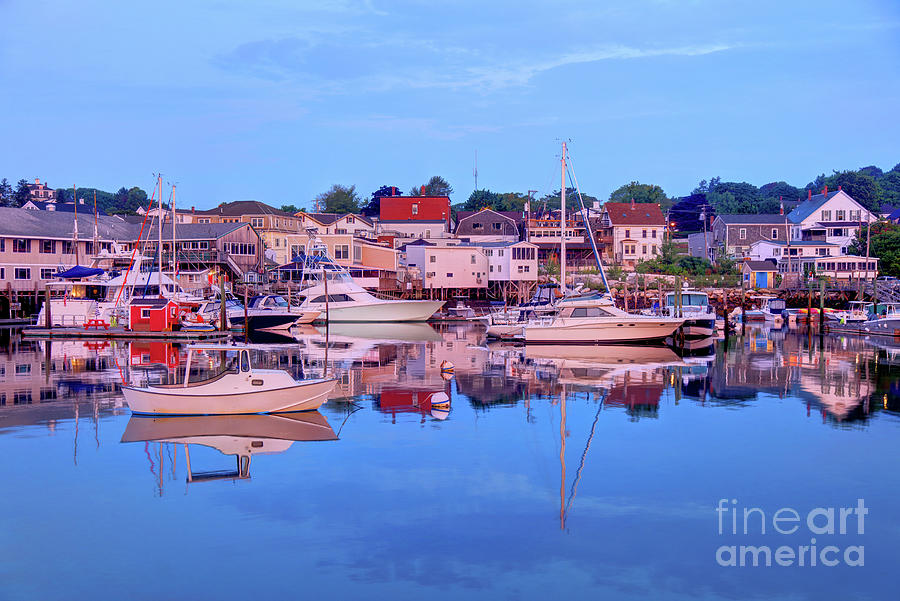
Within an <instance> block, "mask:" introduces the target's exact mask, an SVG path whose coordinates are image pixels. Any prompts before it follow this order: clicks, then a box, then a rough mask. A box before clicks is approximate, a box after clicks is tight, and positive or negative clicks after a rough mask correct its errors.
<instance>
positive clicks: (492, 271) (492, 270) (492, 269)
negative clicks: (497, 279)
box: [490, 265, 494, 273]
mask: <svg viewBox="0 0 900 601" xmlns="http://www.w3.org/2000/svg"><path fill="white" fill-rule="evenodd" d="M490 271H491V273H494V266H493V265H491V269H490Z"/></svg>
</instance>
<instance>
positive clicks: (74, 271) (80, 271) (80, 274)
mask: <svg viewBox="0 0 900 601" xmlns="http://www.w3.org/2000/svg"><path fill="white" fill-rule="evenodd" d="M101 273H103V270H102V269H98V268H96V267H82V266H81V265H76V266H75V267H72V268H71V269H67V270H65V271H59V272H57V273H56V274H55V275H56V277H58V278H63V279H66V280H74V279H75V278H86V277H90V276H92V275H100V274H101Z"/></svg>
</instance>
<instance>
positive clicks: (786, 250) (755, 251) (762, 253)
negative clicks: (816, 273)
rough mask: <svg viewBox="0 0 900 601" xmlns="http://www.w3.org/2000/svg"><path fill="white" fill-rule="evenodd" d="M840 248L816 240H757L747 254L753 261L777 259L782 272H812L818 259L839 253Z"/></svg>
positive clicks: (776, 261) (779, 269)
mask: <svg viewBox="0 0 900 601" xmlns="http://www.w3.org/2000/svg"><path fill="white" fill-rule="evenodd" d="M839 250H840V248H839V247H838V245H837V244H834V243H831V242H820V241H816V240H791V242H790V244H788V243H787V242H786V241H775V240H757V241H756V242H754V243H752V244H751V245H750V250H749V251H748V253H747V256H748V257H749V258H750V260H751V261H768V260H772V261H775V263H777V265H778V271H779V272H780V273H810V272H811V271H812V269H813V265H814V264H815V261H816V259H818V258H820V257H830V256H834V255H837V254H840V253H839Z"/></svg>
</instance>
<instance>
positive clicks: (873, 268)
mask: <svg viewBox="0 0 900 601" xmlns="http://www.w3.org/2000/svg"><path fill="white" fill-rule="evenodd" d="M812 273H814V274H815V275H817V276H823V277H826V278H829V279H832V280H845V281H847V280H854V281H856V280H860V279H875V278H877V277H878V258H877V257H869V260H868V266H866V258H865V257H857V256H853V255H838V256H834V257H816V258H815V259H813V272H812Z"/></svg>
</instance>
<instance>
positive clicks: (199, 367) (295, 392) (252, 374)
mask: <svg viewBox="0 0 900 601" xmlns="http://www.w3.org/2000/svg"><path fill="white" fill-rule="evenodd" d="M250 351H251V347H250V346H248V345H227V344H201V345H192V346H190V347H188V356H187V363H186V365H185V368H184V378H183V381H182V382H181V383H175V384H157V385H148V386H143V387H134V386H123V387H122V392H123V394H124V395H125V400H126V402H127V403H128V406H129V407H130V408H131V411H132V413H135V414H147V415H238V414H247V413H278V412H290V411H309V410H313V409H318V408H319V407H320V406H321V405H322V404H323V403H324V402H325V401H326V400H327V399H328V394H329V393H330V392H331V391H332V390H333V389H334V386H335V384H336V382H337V380H336V379H335V378H317V379H309V380H302V381H297V380H294V378H293V377H291V375H290V374H289V373H288V372H286V371H284V370H280V369H257V368H254V367H253V365H252V363H251V361H250ZM216 357H218V358H219V368H218V369H217V370H215V371H214V373H210V370H209V369H204V368H205V367H207V366H208V365H210V363H214V362H215V358H216ZM192 368H193V369H192ZM193 375H196V376H201V377H202V378H201V379H199V380H194V381H191V376H193Z"/></svg>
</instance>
